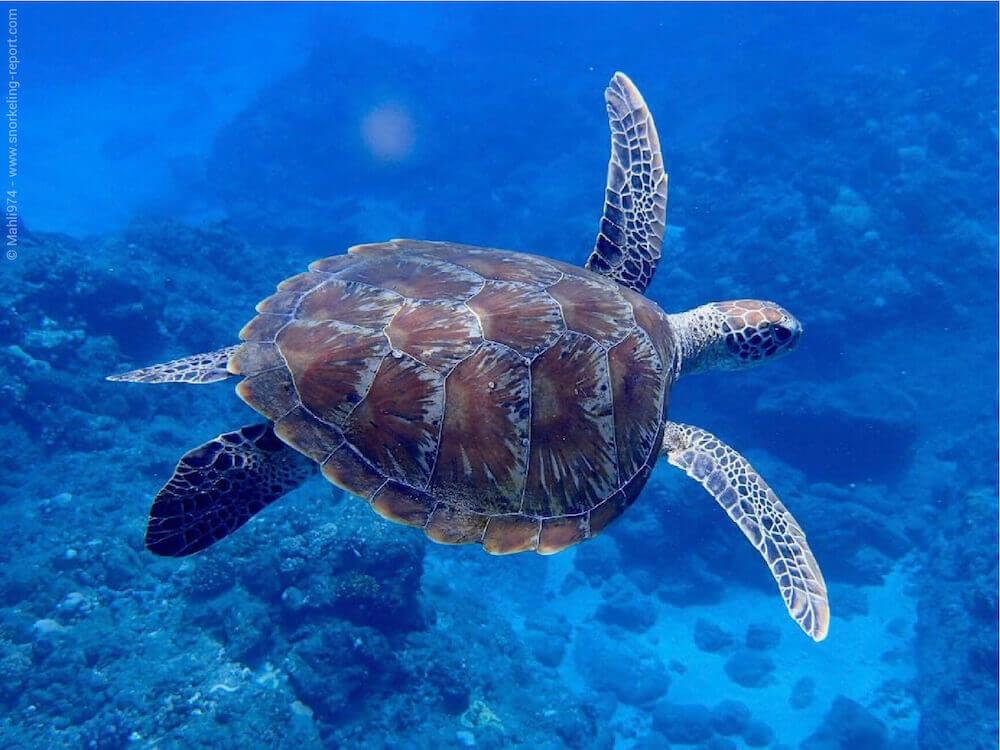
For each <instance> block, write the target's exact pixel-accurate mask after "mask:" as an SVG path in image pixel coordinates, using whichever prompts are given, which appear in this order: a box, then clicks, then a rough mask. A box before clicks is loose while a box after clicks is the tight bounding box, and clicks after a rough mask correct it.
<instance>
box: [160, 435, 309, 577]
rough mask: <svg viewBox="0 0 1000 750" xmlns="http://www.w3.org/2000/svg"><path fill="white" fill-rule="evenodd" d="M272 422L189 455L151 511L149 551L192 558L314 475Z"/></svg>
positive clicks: (220, 440) (180, 463) (225, 437)
mask: <svg viewBox="0 0 1000 750" xmlns="http://www.w3.org/2000/svg"><path fill="white" fill-rule="evenodd" d="M317 468H318V467H317V465H316V464H315V463H314V462H313V461H312V460H311V459H309V458H307V457H306V456H304V455H302V454H301V453H299V452H298V451H296V450H294V449H293V448H289V447H288V446H287V445H285V444H284V443H283V442H281V440H279V439H278V437H277V435H275V434H274V430H273V429H272V428H271V425H270V424H259V425H253V426H250V427H242V428H240V429H239V430H237V431H236V432H228V433H226V434H225V435H220V436H219V437H217V438H215V440H210V441H209V442H207V443H205V444H204V445H201V446H198V447H197V448H195V449H194V450H192V451H188V452H187V453H186V454H184V457H183V458H181V460H180V462H179V463H178V464H177V468H176V469H175V470H174V475H173V476H172V477H171V478H170V481H169V482H167V483H166V485H164V487H163V489H161V490H160V491H159V493H158V494H157V495H156V499H155V500H154V501H153V507H152V508H151V509H150V511H149V525H148V526H147V527H146V548H147V549H148V550H150V551H151V552H154V553H156V554H157V555H163V556H165V557H185V556H186V555H191V554H194V553H195V552H198V551H200V550H203V549H205V548H206V547H208V546H210V545H212V544H214V543H215V542H217V541H219V540H220V539H223V538H224V537H226V536H228V535H229V534H232V533H233V532H234V531H236V529H238V528H239V527H240V526H242V525H243V524H245V523H246V522H247V521H249V520H250V518H251V517H252V516H253V515H254V514H255V513H258V512H259V511H261V510H263V509H264V508H266V507H267V506H268V505H270V504H271V503H272V502H274V501H275V500H277V499H278V498H279V497H281V496H282V495H284V494H286V493H288V492H291V491H292V490H294V489H295V488H296V487H298V486H299V485H300V484H302V483H303V482H304V481H305V480H306V479H308V478H309V477H311V476H312V475H313V474H315V473H316V470H317Z"/></svg>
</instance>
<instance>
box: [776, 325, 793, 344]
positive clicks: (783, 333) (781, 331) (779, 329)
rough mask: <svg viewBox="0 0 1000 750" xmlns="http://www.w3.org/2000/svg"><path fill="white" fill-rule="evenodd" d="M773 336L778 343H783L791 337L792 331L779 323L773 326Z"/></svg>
mask: <svg viewBox="0 0 1000 750" xmlns="http://www.w3.org/2000/svg"><path fill="white" fill-rule="evenodd" d="M774 337H775V338H776V339H778V343H780V344H784V343H785V342H786V341H788V339H790V338H791V337H792V332H791V331H790V330H788V328H787V327H785V326H783V325H781V324H780V323H779V324H778V325H776V326H774Z"/></svg>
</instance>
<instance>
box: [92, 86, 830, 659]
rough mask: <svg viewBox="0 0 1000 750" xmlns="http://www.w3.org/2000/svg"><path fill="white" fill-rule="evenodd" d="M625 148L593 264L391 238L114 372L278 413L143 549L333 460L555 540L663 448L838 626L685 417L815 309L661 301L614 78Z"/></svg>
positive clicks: (164, 493)
mask: <svg viewBox="0 0 1000 750" xmlns="http://www.w3.org/2000/svg"><path fill="white" fill-rule="evenodd" d="M605 99H606V102H607V111H608V117H609V120H610V124H611V146H612V150H611V161H610V164H609V167H608V180H607V190H606V194H605V195H606V200H605V204H604V215H603V217H602V219H601V223H600V232H599V234H598V237H597V242H596V246H595V248H594V250H593V252H592V253H591V255H590V258H589V260H588V261H587V264H586V267H584V268H578V267H575V266H572V265H569V264H566V263H561V262H558V261H555V260H550V259H548V258H544V257H539V256H536V255H527V254H523V253H518V252H511V251H507V250H495V249H488V248H479V247H470V246H467V245H459V244H455V243H451V242H425V241H416V240H390V241H389V242H382V243H378V244H369V245H359V246H356V247H352V248H350V250H349V251H348V252H347V254H345V255H336V256H333V257H329V258H325V259H323V260H318V261H316V262H314V263H313V264H312V265H310V266H309V270H308V271H307V272H305V273H301V274H299V275H297V276H293V277H292V278H290V279H288V280H286V281H284V282H282V283H281V284H280V285H279V286H278V291H277V293H275V294H274V295H272V296H271V297H268V298H267V299H265V300H264V301H263V302H261V303H260V304H259V305H257V312H258V313H259V314H258V315H257V316H256V317H255V318H253V319H252V320H251V321H250V322H249V323H248V324H247V325H246V326H245V327H244V328H243V330H242V331H241V332H240V336H239V337H240V339H241V340H242V341H243V343H241V344H238V345H236V346H229V347H226V348H225V349H220V350H219V351H216V352H212V353H209V354H200V355H196V356H193V357H186V358H184V359H180V360H176V361H173V362H168V363H165V364H160V365H155V366H153V367H147V368H144V369H141V370H136V371H133V372H130V373H126V374H124V375H118V376H113V377H112V378H111V380H126V381H136V382H143V383H164V382H186V383H210V382H214V381H218V380H223V379H225V378H228V377H231V376H234V375H241V376H243V380H242V381H241V382H240V383H239V385H238V386H237V387H236V391H237V393H238V394H239V395H240V396H241V397H242V398H243V400H244V401H246V402H247V403H248V404H249V405H250V406H252V407H253V408H254V409H256V410H257V411H258V412H260V413H261V414H263V415H264V416H265V417H266V418H267V420H268V421H267V422H265V423H264V424H259V425H253V426H249V427H243V428H241V429H239V430H236V431H235V432H230V433H227V434H224V435H220V436H219V437H217V438H216V439H214V440H211V441H209V442H207V443H205V444H204V445H201V446H199V447H197V448H195V449H194V450H192V451H190V452H189V453H187V454H186V455H185V456H184V457H183V458H181V460H180V462H179V463H178V465H177V469H176V471H175V472H174V475H173V476H172V477H171V479H170V481H169V482H167V484H166V485H165V486H164V487H163V489H162V490H160V492H159V494H158V495H157V496H156V499H155V500H154V502H153V506H152V509H151V511H150V516H149V525H148V528H147V531H146V546H147V548H148V549H150V550H151V551H152V552H154V553H156V554H159V555H169V556H184V555H189V554H192V553H194V552H197V551H199V550H202V549H204V548H206V547H208V546H209V545H211V544H213V543H215V542H217V541H219V540H220V539H222V538H223V537H225V536H227V535H228V534H231V533H232V532H233V531H235V530H236V529H238V528H239V527H240V526H242V525H243V524H244V523H246V522H247V521H248V520H249V519H250V517H251V516H253V515H254V514H255V513H257V512H258V511H260V510H261V509H263V508H264V507H265V506H267V505H268V504H269V503H271V502H273V501H274V500H277V499H278V498H279V497H281V496H282V495H284V494H285V493H287V492H289V491H290V490H292V489H294V488H295V487H297V486H299V485H300V484H301V483H302V482H304V481H305V480H306V479H307V478H308V477H309V476H311V475H312V474H313V473H314V472H315V471H316V469H317V467H321V470H322V473H323V475H324V476H325V477H326V478H327V479H329V480H330V481H331V482H333V483H334V484H337V485H338V486H340V487H342V488H344V489H346V490H347V491H349V492H351V493H353V494H355V495H358V496H360V497H362V498H364V499H365V500H366V501H367V502H368V503H369V504H370V505H371V507H372V509H373V510H374V511H375V512H376V513H378V514H379V515H381V516H383V517H385V518H388V519H390V520H392V521H395V522H397V523H401V524H406V525H409V526H416V527H419V528H421V529H423V531H424V532H425V533H426V534H427V536H428V537H430V538H431V539H433V540H434V541H436V542H442V543H446V544H465V543H472V542H475V543H479V544H481V545H482V546H483V548H484V549H486V550H487V551H488V552H491V553H494V554H506V553H510V552H520V551H523V550H535V551H536V552H539V553H541V554H551V553H554V552H558V551H560V550H562V549H565V548H566V547H569V546H570V545H573V544H576V543H578V542H582V541H584V540H587V539H590V538H591V537H593V536H595V535H596V534H598V533H599V532H600V531H602V530H603V529H605V528H606V527H607V526H608V524H610V523H611V522H612V521H614V520H615V519H616V518H618V516H620V515H621V514H622V513H623V512H624V511H625V510H626V509H627V508H628V507H629V505H630V504H631V503H632V502H633V501H634V500H635V498H636V496H637V495H638V494H639V492H640V490H641V489H642V487H643V485H645V483H646V481H647V479H649V475H650V472H651V470H652V468H653V466H654V464H655V462H656V460H657V458H658V457H659V456H660V455H661V454H662V455H664V456H666V458H667V460H668V461H669V462H670V463H671V464H673V465H674V466H677V467H679V468H681V469H683V470H684V471H685V472H686V473H687V474H688V475H689V476H691V477H693V478H694V479H696V480H697V481H698V482H699V483H700V484H702V486H704V487H705V489H706V490H708V492H709V493H710V494H711V495H712V496H713V497H714V498H715V499H716V500H717V501H718V503H719V504H720V505H721V506H722V507H723V509H724V510H725V511H726V513H727V514H728V515H729V517H730V518H731V519H732V520H733V521H734V522H735V523H736V524H737V525H738V526H739V527H740V529H741V530H742V531H743V533H744V534H745V535H746V536H747V538H749V539H750V541H751V543H752V544H753V545H754V547H756V549H757V550H758V552H760V554H761V555H762V556H763V557H764V559H765V561H766V562H767V564H768V567H769V568H770V570H771V573H772V574H773V575H774V577H775V579H776V580H777V582H778V587H779V589H780V591H781V595H782V597H783V598H784V601H785V605H786V606H787V608H788V611H789V613H790V614H791V616H792V617H793V618H794V619H795V621H796V622H798V624H799V625H800V626H801V627H802V629H803V630H804V631H805V632H806V633H808V634H809V635H810V636H811V637H812V638H814V639H815V640H817V641H818V640H821V639H823V638H824V637H825V636H826V633H827V628H828V626H829V607H828V603H827V597H826V585H825V583H824V581H823V576H822V574H821V573H820V569H819V567H818V566H817V564H816V560H815V559H814V557H813V555H812V552H811V551H810V549H809V547H808V545H807V544H806V538H805V534H803V532H802V529H801V528H800V527H799V525H798V523H796V521H795V519H794V518H792V516H791V514H789V512H788V511H787V510H786V509H785V507H784V506H783V505H782V504H781V502H780V501H779V500H778V498H777V496H776V495H775V494H774V492H773V491H772V490H771V488H770V487H769V486H768V485H767V483H766V482H765V481H764V480H763V479H762V478H761V477H760V476H759V475H758V474H757V472H756V471H755V470H754V469H753V467H751V466H750V464H749V463H748V462H747V461H746V459H744V458H743V457H742V456H741V455H740V454H739V453H737V452H736V451H735V450H733V449H732V448H730V447H729V446H727V445H726V444H725V443H723V442H722V441H721V440H719V439H718V438H716V437H715V436H714V435H712V434H711V433H710V432H708V431H706V430H703V429H701V428H698V427H693V426H691V425H685V424H679V423H676V422H671V421H668V420H667V405H668V403H669V396H670V387H671V385H672V384H673V383H674V381H676V380H677V379H678V378H679V377H682V376H684V375H688V374H690V373H695V372H702V371H706V370H712V369H719V370H735V369H740V368H744V367H750V366H753V365H757V364H761V363H763V362H765V361H769V360H772V359H775V358H777V357H779V356H781V355H783V354H785V353H787V352H789V351H791V350H792V349H794V348H795V346H796V345H797V343H798V341H799V336H800V335H801V332H802V327H801V326H800V324H799V322H798V321H797V320H796V319H795V318H794V317H793V316H792V315H791V314H789V313H788V312H787V311H785V310H784V309H783V308H781V307H779V306H778V305H776V304H774V303H771V302H762V301H755V300H736V301H729V302H716V303H711V304H707V305H702V306H701V307H697V308H695V309H693V310H689V311H687V312H682V313H677V314H672V315H668V314H667V313H665V312H663V310H661V309H660V307H659V306H658V305H657V304H656V303H654V302H652V301H651V300H649V299H647V298H646V297H644V296H643V292H644V290H645V289H646V286H647V285H648V284H649V282H650V279H651V277H652V275H653V272H654V270H655V268H656V264H657V262H658V260H659V259H660V247H661V244H662V237H663V232H664V226H665V216H666V201H667V175H666V174H665V172H664V168H663V160H662V156H661V153H660V145H659V140H658V137H657V134H656V129H655V127H654V124H653V119H652V117H651V116H650V113H649V110H648V109H647V107H646V104H645V102H644V101H643V99H642V96H641V95H640V94H639V92H638V90H637V89H636V88H635V86H634V85H633V84H632V82H631V81H630V80H629V79H628V78H627V77H626V76H625V75H623V74H621V73H617V74H616V75H615V76H614V78H612V80H611V83H610V85H609V86H608V88H607V90H606V92H605Z"/></svg>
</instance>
